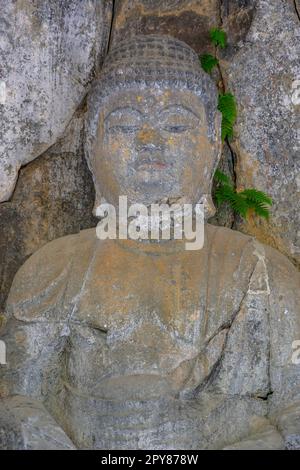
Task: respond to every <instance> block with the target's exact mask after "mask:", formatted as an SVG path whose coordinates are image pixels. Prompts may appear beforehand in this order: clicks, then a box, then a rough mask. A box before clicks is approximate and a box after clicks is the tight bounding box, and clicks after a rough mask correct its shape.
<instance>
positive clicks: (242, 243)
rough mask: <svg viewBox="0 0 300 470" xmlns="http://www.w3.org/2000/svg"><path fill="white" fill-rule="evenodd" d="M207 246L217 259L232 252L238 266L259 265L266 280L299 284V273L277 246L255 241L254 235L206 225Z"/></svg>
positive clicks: (225, 256) (242, 267) (228, 256)
mask: <svg viewBox="0 0 300 470" xmlns="http://www.w3.org/2000/svg"><path fill="white" fill-rule="evenodd" d="M206 229H207V230H206V237H207V245H208V246H209V249H210V252H211V254H212V255H214V254H215V255H217V256H218V258H219V259H220V258H223V262H225V263H226V260H225V258H227V259H229V258H231V257H232V256H233V255H235V256H236V257H237V258H238V259H240V262H239V265H240V268H241V269H244V267H245V265H248V267H250V266H251V269H254V268H255V266H256V265H257V264H259V266H260V269H261V270H264V271H265V272H266V275H268V278H269V279H270V282H273V283H274V284H276V283H278V282H279V283H281V285H282V286H283V285H289V286H290V285H291V284H293V285H295V284H296V285H298V288H299V287H300V273H299V271H298V269H297V268H296V267H295V266H294V265H293V263H292V262H291V261H290V259H289V258H288V257H287V256H285V255H284V254H282V253H281V252H279V251H278V250H277V249H275V248H273V247H271V246H269V245H266V244H264V243H262V242H260V241H258V240H257V239H256V238H255V237H252V236H250V235H245V234H243V233H241V232H238V231H236V230H232V229H229V228H227V227H219V226H214V225H210V224H207V227H206Z"/></svg>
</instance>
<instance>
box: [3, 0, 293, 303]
mask: <svg viewBox="0 0 300 470" xmlns="http://www.w3.org/2000/svg"><path fill="white" fill-rule="evenodd" d="M0 11H1V18H0V31H1V40H0V54H1V67H0V200H1V201H4V202H2V204H0V309H3V308H4V303H5V299H6V296H7V293H8V290H9V288H10V284H11V281H12V279H13V276H14V274H15V272H16V271H17V269H18V268H19V266H20V265H21V264H22V263H23V262H24V260H25V259H26V258H27V257H28V256H29V255H30V254H32V253H33V252H34V251H35V250H36V249H38V248H39V247H40V246H42V245H43V244H45V243H46V242H47V241H49V240H52V239H54V238H57V237H59V236H63V235H66V234H69V233H74V232H77V231H79V230H80V229H83V228H87V227H91V226H93V225H95V224H96V221H95V219H94V218H93V216H92V214H91V211H92V206H93V198H94V191H93V184H92V179H91V176H90V173H89V170H88V169H87V166H86V163H85V160H84V155H83V141H84V129H83V120H84V115H85V108H84V100H85V96H86V94H87V93H88V91H89V87H90V84H91V82H92V79H93V77H94V76H95V74H97V73H98V72H99V70H100V69H101V63H102V61H103V58H104V56H105V53H106V51H107V49H108V48H109V47H111V46H112V45H113V44H114V43H116V42H117V41H118V40H119V39H120V38H122V39H123V38H126V37H130V36H132V35H134V34H137V33H142V34H150V33H157V32H158V33H165V34H170V35H172V36H175V37H178V38H179V39H182V40H184V41H185V42H187V43H188V44H189V45H191V46H192V47H193V48H194V49H195V50H196V51H197V52H198V53H199V54H200V53H203V52H212V50H211V46H210V42H209V29H210V28H211V27H214V26H220V27H223V28H224V29H225V31H227V34H228V40H229V45H228V47H227V49H226V50H225V51H224V52H223V53H222V56H221V58H220V59H221V71H222V77H223V81H224V83H225V85H226V88H227V90H230V91H232V92H233V93H234V94H235V95H236V98H237V104H238V113H239V114H238V121H237V124H236V126H235V138H234V140H233V142H232V143H231V146H230V148H228V147H227V146H225V147H224V152H223V158H222V162H221V166H222V168H223V169H224V170H225V171H227V172H229V173H230V174H231V176H232V178H233V180H234V181H235V183H236V185H237V187H238V188H243V187H256V188H258V189H261V190H263V191H265V192H267V193H268V194H270V195H271V196H272V198H273V201H274V206H273V208H272V217H271V220H270V222H269V223H267V222H264V221H262V220H260V219H258V218H255V219H249V220H248V221H242V220H240V219H239V218H238V217H235V216H233V214H232V213H231V212H230V211H228V210H226V209H223V210H221V211H220V212H219V213H218V215H217V217H215V218H214V219H213V220H212V222H213V223H215V224H218V225H226V226H229V227H233V228H236V229H238V230H241V231H243V232H245V233H249V234H254V235H255V236H256V237H257V238H258V239H259V240H261V241H263V242H265V243H267V244H269V245H272V246H274V247H275V248H277V249H279V250H280V251H282V252H283V253H284V254H286V255H287V256H288V257H289V258H290V259H291V260H292V261H293V262H294V263H295V264H299V262H300V248H299V245H298V243H299V241H298V238H299V191H300V180H299V158H298V159H297V156H298V155H299V148H300V143H299V137H300V130H298V128H297V118H298V114H299V106H300V104H299V103H300V91H299V90H300V68H299V52H300V51H299V47H300V46H299V35H300V33H299V31H300V29H299V27H300V19H299V18H300V15H299V12H300V5H299V1H298V0H268V1H266V0H164V1H158V0H115V1H112V0H102V1H98V0H88V1H86V2H82V1H81V0H68V1H61V0H52V1H46V0H45V1H44V0H42V1H40V2H35V1H33V0H22V1H21V0H0ZM298 121H299V118H298ZM37 157H38V158H37ZM34 159H36V160H35V161H32V160H34ZM29 162H31V163H29ZM24 165H26V166H24ZM22 166H24V167H23V168H22V169H21V171H20V172H19V176H18V171H19V168H20V167H22ZM18 177H19V179H18V181H17V178H18ZM16 181H17V185H16V188H15V190H14V192H13V189H14V186H15V184H16Z"/></svg>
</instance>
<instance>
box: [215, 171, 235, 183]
mask: <svg viewBox="0 0 300 470" xmlns="http://www.w3.org/2000/svg"><path fill="white" fill-rule="evenodd" d="M214 178H215V181H216V182H217V183H224V184H227V185H229V186H232V183H231V181H230V178H229V176H227V175H225V173H223V172H222V171H221V170H219V169H217V170H216V172H215V175H214Z"/></svg>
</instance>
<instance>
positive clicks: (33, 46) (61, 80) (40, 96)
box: [0, 0, 112, 201]
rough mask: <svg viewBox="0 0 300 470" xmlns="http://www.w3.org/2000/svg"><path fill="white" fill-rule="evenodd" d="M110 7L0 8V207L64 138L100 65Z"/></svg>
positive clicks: (9, 1) (76, 2)
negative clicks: (21, 176)
mask: <svg viewBox="0 0 300 470" xmlns="http://www.w3.org/2000/svg"><path fill="white" fill-rule="evenodd" d="M111 9H112V2H111V1H110V0H105V1H102V0H101V1H98V0H92V1H88V2H82V1H81V0H69V1H58V0H55V1H52V2H49V1H48V0H41V1H39V2H33V1H32V0H22V1H21V0H18V1H13V0H1V1H0V11H1V21H0V33H1V42H0V54H1V56H0V57H1V59H0V62H1V68H0V116H1V117H0V119H1V121H0V141H1V145H0V201H6V200H8V199H9V198H10V196H11V193H12V191H13V188H14V186H15V183H16V180H17V175H18V171H19V168H20V166H21V165H24V164H26V163H28V162H30V161H31V160H33V159H34V158H36V157H37V156H38V155H40V154H42V153H43V152H44V151H45V150H46V149H47V148H48V147H50V146H51V145H53V144H54V143H55V142H56V141H57V139H58V138H59V137H61V136H62V134H63V132H64V129H65V128H66V126H67V124H68V123H69V121H70V119H71V117H72V115H73V114H74V112H75V110H76V109H77V107H78V106H79V104H80V103H81V101H82V99H83V98H84V96H85V94H86V93H87V91H88V88H89V84H90V82H91V79H92V78H93V75H94V73H95V71H96V70H97V67H98V66H99V65H100V64H101V61H102V59H103V56H104V53H105V51H106V47H107V44H108V36H109V30H110V20H111Z"/></svg>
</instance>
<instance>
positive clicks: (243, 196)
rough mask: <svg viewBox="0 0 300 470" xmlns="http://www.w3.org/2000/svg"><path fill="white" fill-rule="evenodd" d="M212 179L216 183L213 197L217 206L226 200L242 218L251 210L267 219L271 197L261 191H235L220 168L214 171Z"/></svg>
mask: <svg viewBox="0 0 300 470" xmlns="http://www.w3.org/2000/svg"><path fill="white" fill-rule="evenodd" d="M214 179H215V182H216V183H217V188H216V191H215V198H216V202H217V205H218V206H220V205H221V204H223V203H224V202H227V203H229V205H230V206H231V208H232V209H233V210H234V211H235V212H236V213H238V214H239V215H241V216H242V217H244V218H247V217H248V215H249V212H251V211H253V212H254V213H255V214H256V215H258V216H260V217H263V218H265V219H269V216H270V213H269V207H268V206H271V205H272V199H271V198H270V197H269V196H267V195H266V194H265V193H264V192H263V191H258V190H257V189H245V190H244V191H241V192H237V191H236V189H235V188H234V187H233V185H232V183H231V181H230V179H229V177H228V176H227V175H225V174H224V173H222V172H221V171H220V170H217V171H216V173H215V177H214Z"/></svg>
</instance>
